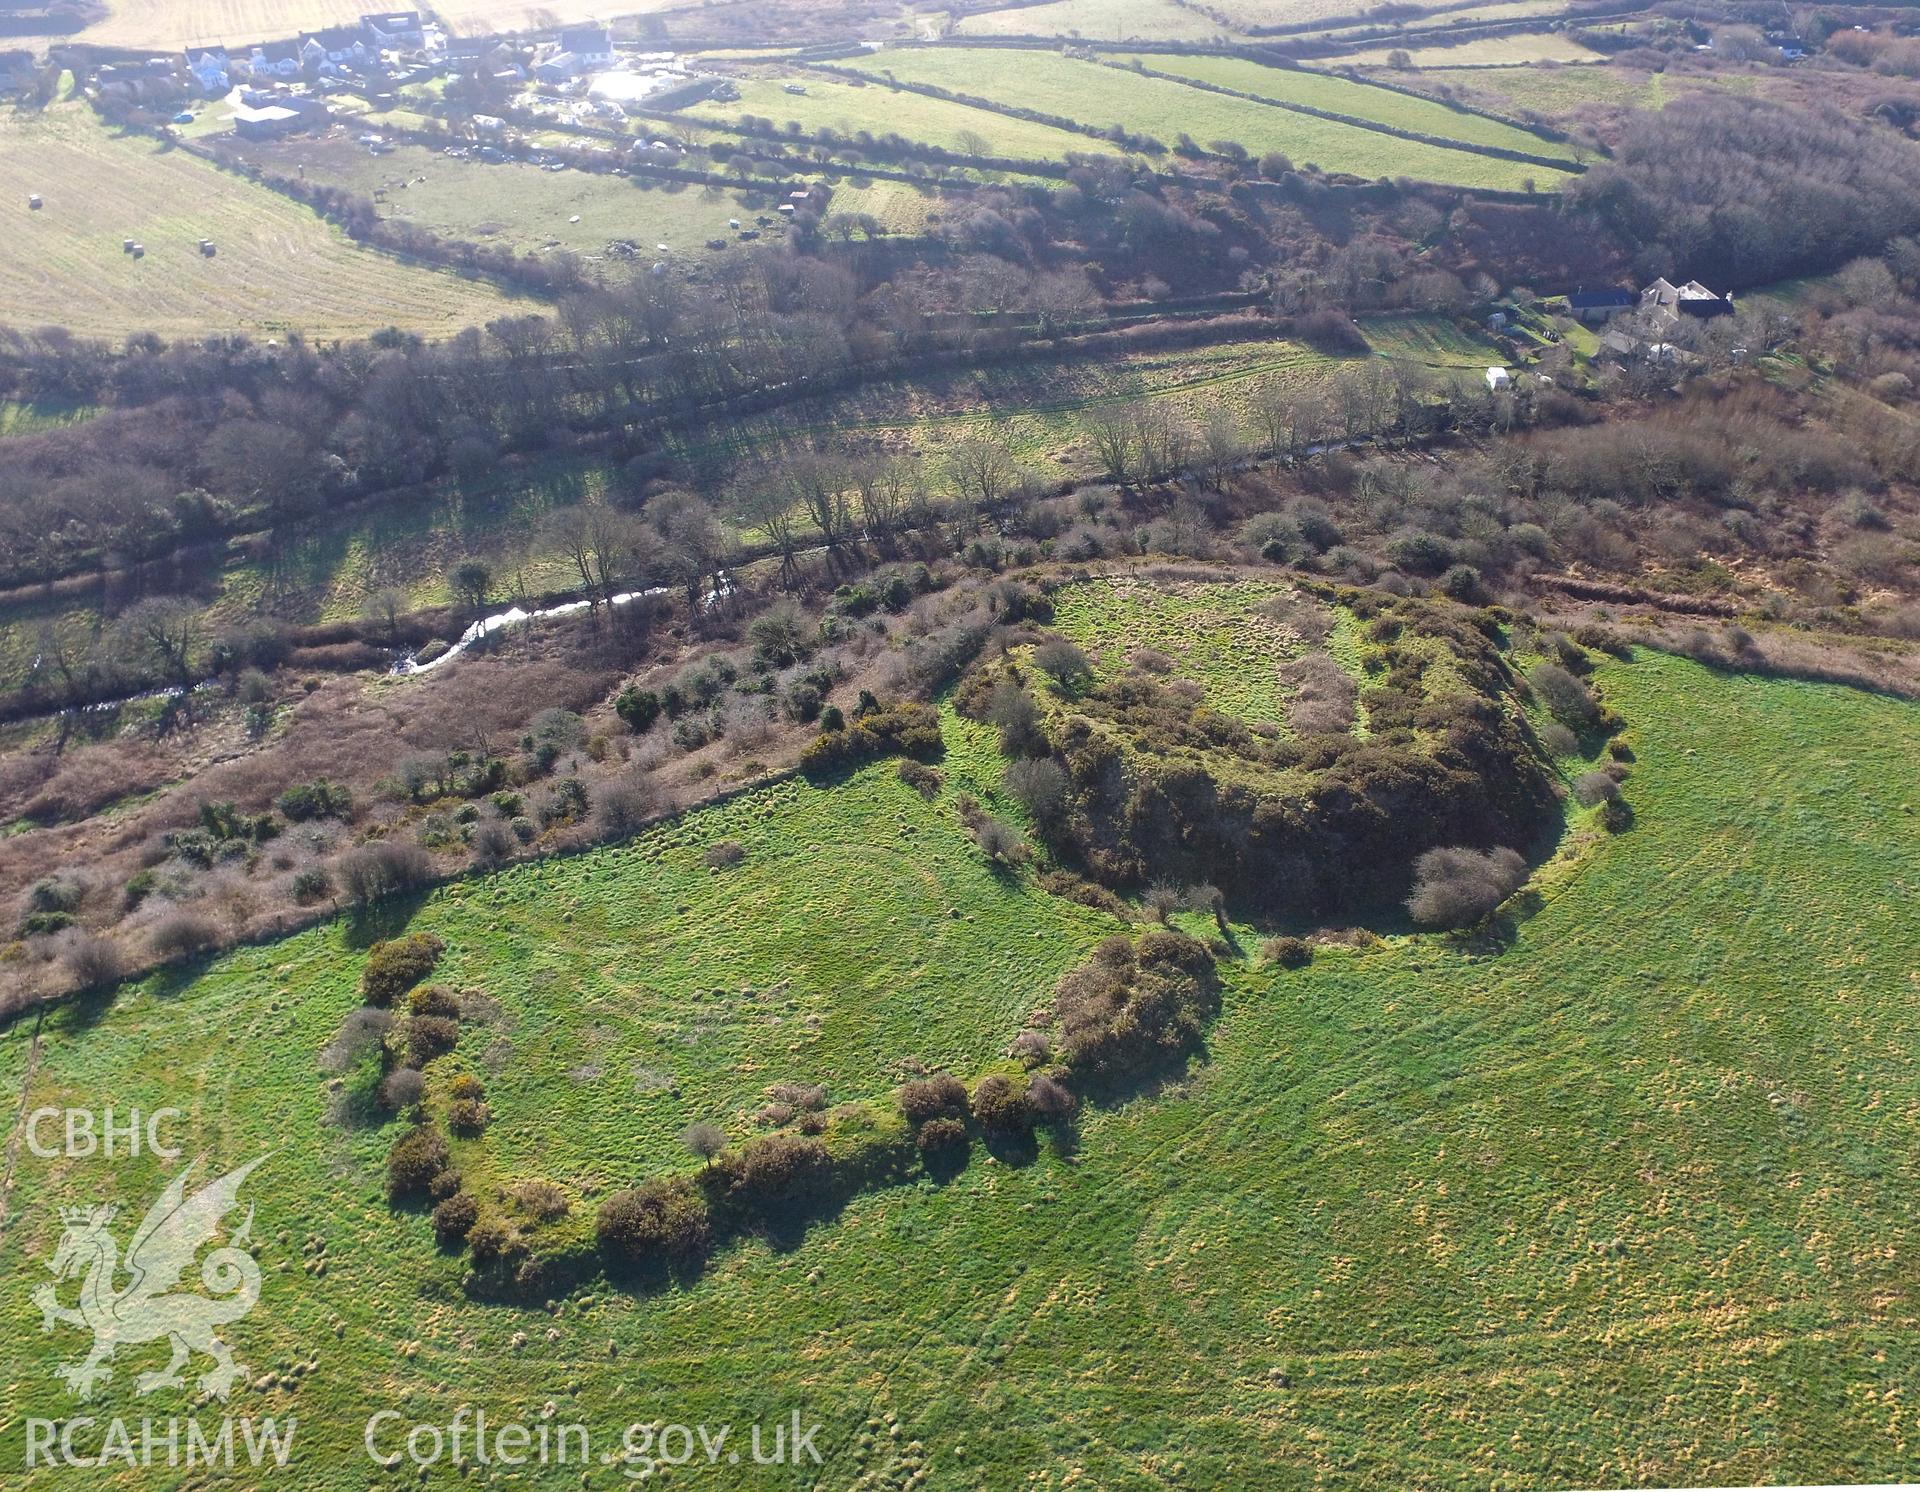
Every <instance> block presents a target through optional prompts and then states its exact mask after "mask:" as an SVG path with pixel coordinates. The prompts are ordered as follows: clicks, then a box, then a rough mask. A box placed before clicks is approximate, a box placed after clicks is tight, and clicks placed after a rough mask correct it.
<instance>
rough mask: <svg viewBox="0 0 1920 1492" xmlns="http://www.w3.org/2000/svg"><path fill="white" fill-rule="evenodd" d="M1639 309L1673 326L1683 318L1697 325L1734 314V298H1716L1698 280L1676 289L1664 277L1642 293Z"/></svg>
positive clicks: (1720, 296) (1675, 286)
mask: <svg viewBox="0 0 1920 1492" xmlns="http://www.w3.org/2000/svg"><path fill="white" fill-rule="evenodd" d="M1640 309H1641V310H1642V311H1645V312H1648V313H1651V314H1652V315H1654V316H1656V317H1659V318H1661V319H1663V320H1665V321H1666V322H1667V323H1668V324H1670V325H1671V324H1674V323H1677V322H1678V321H1679V320H1680V318H1681V317H1683V316H1685V317H1689V318H1691V319H1692V320H1695V321H1711V320H1713V319H1714V318H1715V317H1716V316H1731V315H1732V314H1733V297H1732V296H1730V295H1717V294H1715V293H1714V292H1713V291H1711V290H1709V289H1707V287H1706V286H1705V285H1702V284H1701V283H1700V282H1699V281H1698V280H1689V281H1687V283H1686V284H1684V285H1675V284H1674V283H1673V282H1672V281H1671V280H1668V279H1666V278H1665V277H1664V276H1663V277H1662V278H1660V279H1658V280H1655V281H1654V282H1653V283H1652V284H1651V285H1649V286H1647V288H1646V289H1645V290H1643V291H1641V292H1640Z"/></svg>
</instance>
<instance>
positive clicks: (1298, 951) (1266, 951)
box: [1260, 938, 1313, 969]
mask: <svg viewBox="0 0 1920 1492" xmlns="http://www.w3.org/2000/svg"><path fill="white" fill-rule="evenodd" d="M1260 956H1261V957H1262V958H1264V959H1265V960H1266V961H1267V962H1268V963H1270V964H1276V965H1278V966H1279V967H1280V968H1282V969H1304V968H1305V967H1306V966H1307V965H1308V964H1310V963H1312V962H1313V944H1311V943H1309V942H1308V941H1307V940H1306V939H1305V938H1268V939H1267V941H1266V942H1264V943H1262V944H1261V945H1260Z"/></svg>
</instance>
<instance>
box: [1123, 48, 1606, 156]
mask: <svg viewBox="0 0 1920 1492" xmlns="http://www.w3.org/2000/svg"><path fill="white" fill-rule="evenodd" d="M1133 56H1134V57H1137V58H1138V59H1139V61H1140V62H1141V64H1142V65H1143V66H1145V67H1148V68H1151V69H1153V70H1154V71H1155V72H1164V73H1177V74H1178V75H1179V76H1181V77H1183V78H1193V79H1195V80H1197V81H1199V82H1202V83H1211V84H1214V85H1215V86H1216V87H1221V88H1232V89H1235V90H1237V91H1238V92H1241V93H1251V94H1255V95H1257V96H1259V97H1260V98H1267V99H1273V100H1275V101H1276V102H1278V103H1283V104H1302V105H1305V106H1306V107H1308V108H1313V109H1324V110H1326V111H1327V112H1328V113H1331V114H1344V115H1347V116H1348V117H1350V118H1354V119H1370V120H1374V121H1376V122H1378V123H1380V124H1384V125H1388V126H1391V127H1392V128H1394V129H1403V130H1412V131H1414V132H1415V133H1417V134H1422V135H1432V136H1435V137H1438V138H1442V139H1448V140H1461V141H1464V142H1466V143H1467V144H1470V145H1492V146H1496V147H1498V148H1500V149H1503V150H1518V151H1524V152H1525V153H1527V154H1529V155H1545V156H1554V157H1560V158H1564V159H1567V160H1568V161H1569V162H1570V163H1571V161H1572V160H1573V157H1572V155H1571V154H1570V148H1569V147H1567V146H1562V145H1555V144H1554V143H1553V142H1552V141H1549V140H1542V139H1541V138H1540V137H1539V136H1538V135H1534V134H1529V133H1528V132H1527V131H1526V130H1522V129H1515V128H1514V127H1513V126H1512V125H1510V124H1503V123H1501V121H1499V120H1497V119H1489V118H1487V117H1486V116H1485V115H1483V114H1474V113H1470V112H1468V111H1466V110H1464V109H1452V108H1448V107H1447V106H1446V105H1445V104H1442V103H1436V102H1434V101H1433V100H1430V99H1420V98H1408V97H1407V96H1406V95H1405V94H1403V93H1396V92H1394V91H1393V90H1391V89H1387V88H1374V87H1370V86H1369V85H1367V84H1365V83H1356V82H1354V81H1352V80H1351V79H1348V78H1335V77H1327V76H1324V75H1322V74H1319V73H1312V72H1307V71H1305V70H1303V69H1301V68H1282V67H1267V66H1264V65H1263V64H1261V63H1258V62H1249V61H1247V60H1246V59H1245V58H1241V57H1182V56H1178V55H1176V54H1173V53H1168V52H1141V53H1135V54H1133ZM1120 60H1121V61H1130V60H1132V59H1131V58H1124V57H1123V58H1121V59H1120Z"/></svg>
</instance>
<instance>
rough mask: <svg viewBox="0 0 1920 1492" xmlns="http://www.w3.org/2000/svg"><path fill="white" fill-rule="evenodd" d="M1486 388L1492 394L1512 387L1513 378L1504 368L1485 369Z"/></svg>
mask: <svg viewBox="0 0 1920 1492" xmlns="http://www.w3.org/2000/svg"><path fill="white" fill-rule="evenodd" d="M1487 387H1488V388H1489V389H1491V390H1492V391H1493V392H1494V393H1496V394H1497V393H1499V392H1500V391H1501V390H1502V389H1509V388H1512V387H1513V377H1512V375H1511V374H1509V373H1508V372H1507V370H1506V369H1505V368H1489V369H1487Z"/></svg>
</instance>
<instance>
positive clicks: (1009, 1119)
mask: <svg viewBox="0 0 1920 1492" xmlns="http://www.w3.org/2000/svg"><path fill="white" fill-rule="evenodd" d="M973 1117H974V1120H975V1121H976V1122H977V1123H978V1124H979V1126H980V1127H981V1128H982V1129H985V1130H993V1131H997V1132H999V1133H1002V1134H1014V1133H1018V1132H1020V1131H1023V1130H1028V1129H1032V1128H1033V1105H1032V1104H1031V1103H1029V1102H1028V1101H1027V1081H1026V1079H1025V1078H1021V1079H1018V1080H1015V1079H1013V1078H1010V1077H1008V1076H1006V1074H1004V1073H998V1072H996V1073H991V1074H989V1075H988V1076H986V1077H984V1078H982V1079H980V1081H979V1082H978V1083H976V1084H975V1085H974V1089H973Z"/></svg>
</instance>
